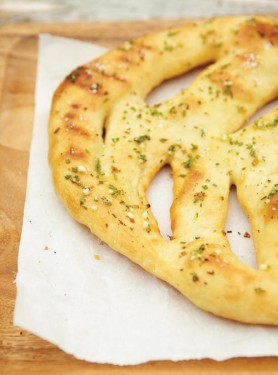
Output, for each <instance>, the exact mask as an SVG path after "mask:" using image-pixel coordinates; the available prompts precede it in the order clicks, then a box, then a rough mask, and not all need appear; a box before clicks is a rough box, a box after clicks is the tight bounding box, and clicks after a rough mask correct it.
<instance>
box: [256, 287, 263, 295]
mask: <svg viewBox="0 0 278 375" xmlns="http://www.w3.org/2000/svg"><path fill="white" fill-rule="evenodd" d="M255 292H256V293H257V294H264V293H265V292H266V290H265V289H263V288H260V287H258V288H255Z"/></svg>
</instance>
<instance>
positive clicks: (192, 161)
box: [182, 154, 198, 169]
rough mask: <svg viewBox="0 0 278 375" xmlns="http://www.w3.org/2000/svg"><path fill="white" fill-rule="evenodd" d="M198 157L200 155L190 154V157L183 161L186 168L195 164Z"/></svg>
mask: <svg viewBox="0 0 278 375" xmlns="http://www.w3.org/2000/svg"><path fill="white" fill-rule="evenodd" d="M196 159H198V155H197V156H194V155H192V154H188V159H187V160H186V161H185V162H183V163H182V165H183V166H184V168H187V169H190V168H192V167H193V166H194V164H195V162H196Z"/></svg>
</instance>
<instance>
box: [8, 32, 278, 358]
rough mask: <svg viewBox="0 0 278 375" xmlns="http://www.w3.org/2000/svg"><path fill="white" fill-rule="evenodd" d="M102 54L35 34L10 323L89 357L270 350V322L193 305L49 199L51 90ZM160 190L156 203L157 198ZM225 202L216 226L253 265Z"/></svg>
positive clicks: (160, 208)
mask: <svg viewBox="0 0 278 375" xmlns="http://www.w3.org/2000/svg"><path fill="white" fill-rule="evenodd" d="M103 51H104V48H101V47H98V46H94V45H91V44H88V43H84V42H79V41H75V40H70V39H65V38H60V37H53V36H49V35H42V36H41V37H40V44H39V62H38V72H37V87H36V109H35V125H34V131H33V140H32V148H31V156H30V165H29V174H28V185H27V197H26V204H25V213H24V224H23V232H22V237H21V243H20V250H19V259H18V274H17V279H16V283H17V298H16V308H15V315H14V323H15V324H16V325H18V326H20V327H22V328H25V329H27V330H29V331H31V332H33V333H35V334H36V335H38V336H40V337H42V338H44V339H46V340H49V341H51V342H52V343H54V344H56V345H58V346H59V347H60V348H61V349H63V350H64V351H65V352H67V353H71V354H73V355H74V356H76V357H77V358H80V359H85V360H87V361H92V362H98V363H113V364H120V365H124V364H129V365H130V364H137V363H140V362H145V361H150V360H159V359H165V360H166V359H171V360H182V359H201V358H213V359H217V360H224V359H227V358H231V357H236V356H263V355H278V329H277V328H274V327H262V326H248V325H243V324H239V323H235V322H231V321H228V320H224V319H220V318H217V317H214V316H212V315H210V314H208V313H206V312H203V311H201V310H199V309H198V308H196V307H195V306H193V305H192V304H191V303H190V302H189V301H188V300H187V299H186V298H185V297H183V296H181V295H180V294H179V293H178V292H177V291H175V290H174V289H173V288H171V287H169V286H168V285H166V284H165V283H163V282H161V281H160V280H158V279H156V278H155V277H153V276H151V275H149V274H147V273H146V272H145V271H143V270H141V269H140V268H139V267H138V266H136V265H134V264H132V263H131V262H130V261H129V260H127V259H125V258H124V257H123V256H121V255H119V254H117V253H116V252H115V251H113V250H111V249H110V248H109V247H108V246H106V245H104V244H102V243H101V241H100V240H99V239H97V238H96V237H94V236H93V235H92V234H91V233H90V232H89V231H88V230H87V229H86V228H84V227H82V226H81V225H79V224H78V223H76V222H75V221H74V220H73V219H72V218H71V217H70V216H69V214H68V213H67V211H66V209H65V208H64V206H63V205H62V204H61V203H60V201H59V200H58V198H57V197H56V195H55V193H54V189H53V185H52V180H51V175H50V170H49V166H48V161H47V152H48V139H47V122H48V115H49V109H50V103H51V97H52V94H53V91H54V90H55V88H56V86H57V85H58V84H59V82H60V81H61V80H62V79H63V78H64V76H65V75H67V74H68V73H69V72H70V71H71V70H72V69H73V68H75V67H76V66H78V65H80V64H83V63H85V62H87V61H89V60H91V59H92V58H94V57H97V56H98V55H99V54H101V53H102V52H103ZM194 74H196V72H195V73H193V74H191V75H190V76H189V77H188V76H186V77H183V78H182V79H181V80H177V79H175V80H172V81H171V82H168V83H167V84H165V85H164V86H163V87H162V88H161V89H160V90H155V91H154V92H153V93H152V94H151V95H150V97H149V98H148V101H149V103H154V102H157V101H159V100H163V99H165V98H166V97H169V96H171V95H173V94H175V93H176V92H178V91H179V90H180V88H181V87H185V85H187V84H188V82H189V81H190V80H191V79H192V77H193V76H194ZM171 184H172V182H171V178H170V174H169V170H167V169H166V170H164V171H162V172H160V174H159V175H158V176H157V177H156V178H155V180H154V181H153V183H152V186H151V188H150V191H149V199H150V201H151V203H152V208H153V211H154V212H155V214H156V216H157V218H158V221H159V223H160V228H161V231H162V233H163V235H164V236H165V237H166V235H167V234H170V228H169V220H168V219H167V213H165V211H167V207H169V206H170V204H171V200H172V193H171V189H170V187H171ZM161 193H163V196H164V197H165V202H161V201H160V200H159V196H161ZM230 206H231V207H230V212H229V217H228V220H227V224H226V227H227V229H228V230H232V231H233V233H231V234H229V238H230V241H231V244H232V246H233V248H234V249H235V250H237V252H238V253H237V254H238V256H239V257H240V258H241V259H243V261H244V262H246V263H248V264H250V265H252V266H254V265H255V260H254V255H253V244H252V239H246V238H244V237H243V234H244V232H245V231H249V232H250V229H249V225H248V221H247V219H246V217H245V215H244V214H243V213H242V211H241V209H240V208H239V206H238V203H237V200H236V198H235V194H234V192H233V193H232V194H231V198H230ZM238 231H239V232H241V235H239V234H238V233H237V232H238ZM239 249H240V252H239ZM97 258H99V259H97Z"/></svg>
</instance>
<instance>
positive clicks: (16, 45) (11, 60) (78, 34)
mask: <svg viewBox="0 0 278 375" xmlns="http://www.w3.org/2000/svg"><path fill="white" fill-rule="evenodd" d="M182 22H183V21H182V20H175V21H171V20H169V21H167V20H164V21H140V22H134V21H132V22H121V23H120V22H85V23H84V22H82V23H81V22H80V23H71V24H61V23H57V24H39V23H31V24H29V23H22V24H11V25H6V26H2V27H1V28H0V177H1V178H0V192H1V194H0V374H37V373H40V374H49V373H51V374H53V375H54V374H62V375H63V374H81V375H83V374H102V375H106V374H168V373H170V372H171V374H173V375H174V374H245V375H247V374H278V358H274V357H271V358H270V357H269V358H266V357H264V358H250V359H248V358H236V359H231V360H227V361H223V362H216V361H212V360H202V361H197V360H194V361H180V362H171V361H156V362H149V363H146V364H142V365H138V366H124V367H119V366H112V365H97V364H92V363H87V362H84V361H79V360H77V359H75V358H73V357H72V356H70V355H67V354H65V353H64V352H62V351H61V350H59V349H58V348H57V347H56V346H54V345H52V344H50V343H48V342H46V341H44V340H42V339H40V338H38V337H36V336H34V335H32V334H30V333H28V332H27V331H24V330H21V329H19V328H18V327H14V326H13V324H12V319H13V309H14V301H15V295H16V287H15V283H14V280H15V276H16V272H17V253H18V246H19V240H20V233H21V226H22V217H23V208H24V199H25V188H26V175H27V169H28V158H29V148H30V141H31V133H32V124H33V112H34V88H35V79H36V62H37V41H38V34H39V33H41V32H44V33H51V34H55V35H63V36H66V37H73V38H77V39H80V40H86V41H90V42H93V43H97V44H101V45H105V46H108V47H110V46H113V45H117V44H118V43H120V42H121V41H123V40H126V39H127V38H128V39H130V38H133V37H136V36H138V35H142V34H145V33H149V32H152V31H155V30H160V29H163V28H166V27H169V26H173V25H177V24H180V23H182Z"/></svg>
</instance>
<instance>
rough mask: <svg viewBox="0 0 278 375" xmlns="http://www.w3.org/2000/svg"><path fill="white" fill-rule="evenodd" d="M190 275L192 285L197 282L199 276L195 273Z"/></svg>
mask: <svg viewBox="0 0 278 375" xmlns="http://www.w3.org/2000/svg"><path fill="white" fill-rule="evenodd" d="M190 275H191V276H192V281H193V283H196V282H197V281H199V276H198V275H197V273H196V272H191V274H190Z"/></svg>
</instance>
